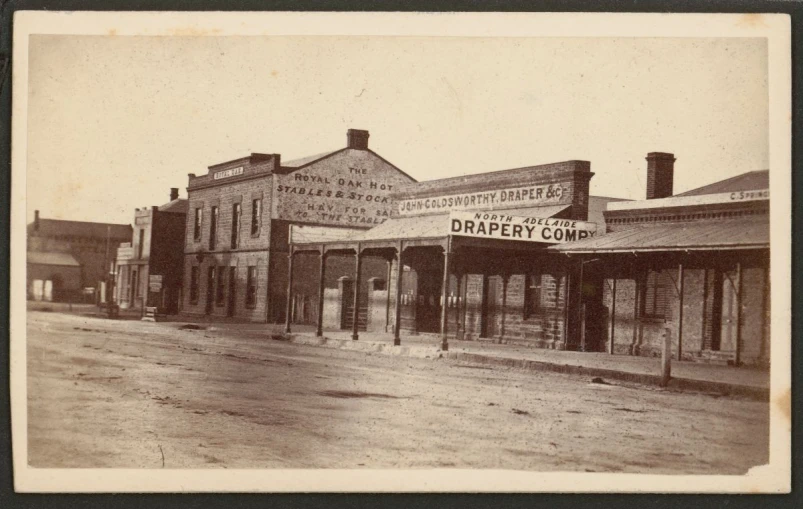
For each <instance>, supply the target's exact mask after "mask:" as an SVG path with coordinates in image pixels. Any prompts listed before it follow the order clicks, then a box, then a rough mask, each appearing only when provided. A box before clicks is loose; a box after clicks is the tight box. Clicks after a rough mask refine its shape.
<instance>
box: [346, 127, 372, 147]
mask: <svg viewBox="0 0 803 509" xmlns="http://www.w3.org/2000/svg"><path fill="white" fill-rule="evenodd" d="M346 137H347V138H348V143H347V145H346V146H347V147H348V148H353V149H356V150H368V131H363V130H362V129H349V130H348V132H347V133H346Z"/></svg>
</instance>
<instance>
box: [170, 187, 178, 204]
mask: <svg viewBox="0 0 803 509" xmlns="http://www.w3.org/2000/svg"><path fill="white" fill-rule="evenodd" d="M173 200H178V188H177V187H171V188H170V201H173Z"/></svg>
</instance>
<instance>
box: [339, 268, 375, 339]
mask: <svg viewBox="0 0 803 509" xmlns="http://www.w3.org/2000/svg"><path fill="white" fill-rule="evenodd" d="M341 284H342V285H343V286H342V288H343V293H342V294H341V302H340V310H341V312H340V328H341V329H343V330H352V327H354V281H352V280H351V279H345V280H343V281H342V282H341ZM357 320H358V321H357V330H361V331H364V330H367V328H368V327H367V325H368V295H367V294H366V293H360V311H359V313H357Z"/></svg>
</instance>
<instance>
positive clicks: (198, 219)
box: [192, 207, 204, 242]
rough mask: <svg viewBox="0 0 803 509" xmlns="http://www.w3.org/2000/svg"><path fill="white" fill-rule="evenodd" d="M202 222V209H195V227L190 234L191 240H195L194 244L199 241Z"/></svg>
mask: <svg viewBox="0 0 803 509" xmlns="http://www.w3.org/2000/svg"><path fill="white" fill-rule="evenodd" d="M203 222H204V209H202V208H200V207H198V208H197V209H195V223H194V225H195V226H194V229H193V232H192V238H193V239H194V240H195V242H200V241H201V226H202V225H203Z"/></svg>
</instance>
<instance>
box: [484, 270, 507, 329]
mask: <svg viewBox="0 0 803 509" xmlns="http://www.w3.org/2000/svg"><path fill="white" fill-rule="evenodd" d="M482 290H483V292H482V327H481V334H480V335H481V336H482V337H484V338H493V337H496V336H498V335H499V333H500V330H499V328H500V327H499V321H498V320H497V316H498V308H499V305H500V302H501V299H502V278H500V277H496V276H491V277H486V278H485V281H484V284H483V285H482Z"/></svg>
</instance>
